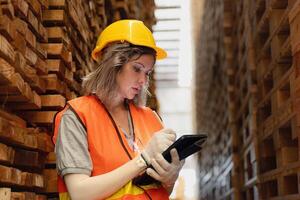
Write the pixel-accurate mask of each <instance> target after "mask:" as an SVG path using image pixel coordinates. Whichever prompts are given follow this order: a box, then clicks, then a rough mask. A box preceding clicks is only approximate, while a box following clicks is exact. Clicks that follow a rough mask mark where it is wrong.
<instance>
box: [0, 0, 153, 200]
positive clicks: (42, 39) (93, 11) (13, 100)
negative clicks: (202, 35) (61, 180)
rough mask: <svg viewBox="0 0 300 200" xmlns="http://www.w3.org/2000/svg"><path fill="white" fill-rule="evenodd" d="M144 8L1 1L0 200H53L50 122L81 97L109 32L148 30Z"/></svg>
mask: <svg viewBox="0 0 300 200" xmlns="http://www.w3.org/2000/svg"><path fill="white" fill-rule="evenodd" d="M145 2H147V4H149V5H147V6H149V7H147V6H145V5H142V4H141V2H140V1H135V0H122V1H120V0H115V1H107V0H88V1H84V0H75V1H71V0H1V1H0V104H1V108H0V199H1V200H11V199H18V200H27V199H28V200H29V199H30V200H32V199H36V200H43V199H53V200H54V199H58V196H57V187H56V181H57V175H56V169H55V155H54V153H53V150H54V146H53V143H52V141H51V136H52V122H53V117H54V115H55V113H56V112H57V111H59V110H61V109H62V108H63V107H64V105H65V103H66V101H68V100H70V99H73V98H75V97H77V96H80V95H82V91H81V78H82V77H83V76H85V75H86V74H88V73H89V72H90V71H91V70H92V69H93V68H94V67H96V66H97V64H96V62H95V61H93V60H92V59H91V56H90V54H91V51H92V49H93V47H94V46H95V44H96V41H97V37H98V35H99V34H100V33H101V31H102V30H103V29H104V28H105V27H106V26H107V25H109V24H110V23H111V22H113V21H115V20H117V19H126V18H136V19H141V20H145V24H147V25H148V27H149V28H151V26H152V25H153V24H154V23H155V18H154V8H155V5H154V1H145ZM142 12H143V13H147V15H143V14H141V13H142ZM141 16H143V18H141ZM145 16H147V17H145ZM152 88H154V86H153V87H152ZM150 89H151V88H150ZM153 91H154V90H153ZM153 91H152V92H153ZM151 102H152V105H150V106H151V107H153V108H156V101H155V99H154V101H153V100H152V101H151Z"/></svg>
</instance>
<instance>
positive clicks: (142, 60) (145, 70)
mask: <svg viewBox="0 0 300 200" xmlns="http://www.w3.org/2000/svg"><path fill="white" fill-rule="evenodd" d="M153 65H154V58H153V56H152V55H147V54H145V55H142V56H140V57H139V58H138V59H136V60H131V61H129V62H128V63H126V64H125V65H124V66H123V67H122V69H121V70H120V73H118V75H117V85H118V94H119V95H120V96H121V98H127V99H133V98H134V97H135V96H136V95H137V94H138V93H139V92H140V91H141V90H142V88H143V86H144V85H145V84H146V83H147V81H148V77H149V75H150V74H151V72H152V69H153Z"/></svg>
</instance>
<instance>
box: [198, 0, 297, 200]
mask: <svg viewBox="0 0 300 200" xmlns="http://www.w3.org/2000/svg"><path fill="white" fill-rule="evenodd" d="M223 3H224V4H223V5H219V6H220V7H221V8H223V22H224V26H223V27H219V29H218V30H217V32H221V31H222V32H224V35H221V34H220V35H218V37H219V38H223V42H224V43H223V44H224V46H222V45H220V47H222V48H219V49H218V50H217V51H216V52H215V55H222V54H223V50H225V62H223V60H222V58H220V57H219V56H215V58H214V59H213V60H210V59H209V58H208V57H205V56H203V55H202V54H203V53H202V54H200V55H199V58H200V60H201V62H202V63H201V65H200V66H202V65H203V67H204V66H205V67H206V68H207V67H210V66H213V65H215V64H216V63H217V67H216V70H215V74H214V75H215V76H214V77H213V78H212V79H213V80H214V79H215V80H218V79H222V78H223V74H222V73H219V74H218V72H219V71H222V69H223V68H225V69H226V70H224V71H225V72H226V74H227V83H226V84H227V85H226V90H227V94H228V96H227V97H228V99H227V100H228V101H229V102H227V105H226V106H227V108H226V109H225V112H227V113H228V126H230V128H229V133H228V135H230V137H229V138H230V139H227V140H226V141H225V143H227V145H225V146H231V147H232V152H230V153H232V154H233V156H237V157H235V158H236V160H237V161H236V162H235V160H234V159H233V160H231V161H229V162H230V164H227V163H226V164H225V163H224V162H221V163H222V164H221V166H220V165H219V164H218V163H215V162H212V161H210V159H211V158H212V157H211V156H212V155H214V154H215V152H216V151H217V152H218V149H219V148H220V147H222V148H224V142H223V141H222V139H217V140H215V141H214V143H210V144H209V145H208V147H207V149H209V150H206V149H204V152H205V154H201V157H200V159H201V161H200V166H201V168H200V170H201V169H202V168H204V169H205V168H209V167H210V168H217V169H220V168H221V169H222V167H223V168H226V166H228V165H231V166H233V169H234V168H235V167H236V169H237V170H235V171H234V170H233V171H231V172H230V170H229V169H230V168H228V169H227V171H226V170H225V171H224V173H222V174H218V173H212V172H211V171H212V170H210V171H209V170H204V172H201V178H202V179H204V180H205V181H206V182H203V181H201V183H202V182H203V184H202V185H200V188H201V190H203V191H201V197H202V198H203V199H228V198H229V199H243V200H250V199H251V200H253V199H255V200H256V199H283V200H284V199H299V198H300V190H299V173H300V167H299V166H300V165H299V163H300V162H299V161H300V160H299V157H300V156H299V148H300V146H299V130H298V128H299V124H298V121H299V114H300V113H299V109H298V107H299V106H298V104H299V100H298V99H299V97H298V96H299V86H300V82H299V80H300V79H299V70H298V67H299V66H298V65H299V63H300V62H299V55H300V54H299V52H300V51H299V44H300V42H299V41H300V39H299V25H300V1H299V0H289V1H280V0H270V1H268V0H258V1H250V0H244V1H241V0H235V1H228V0H224V1H223ZM207 4H209V5H207V6H208V7H210V8H211V9H207V10H209V13H207V14H204V18H203V20H204V23H203V24H205V25H203V27H202V28H203V29H204V33H210V34H212V35H213V34H215V33H212V29H206V27H212V26H213V24H215V22H213V21H212V20H211V17H210V18H207V19H206V17H205V16H206V15H207V16H209V15H211V10H214V13H218V11H219V10H220V8H219V6H216V5H213V3H212V2H211V3H207ZM208 19H209V20H208ZM204 33H202V38H203V37H205V34H204ZM200 38H201V37H200ZM218 40H219V39H218ZM201 41H202V40H201ZM211 43H212V44H213V42H211ZM212 44H205V43H204V44H203V42H201V47H204V48H207V49H209V50H211V45H212ZM201 51H202V52H206V51H205V50H203V49H202V50H201ZM234 58H236V59H234ZM202 70H203V69H198V72H201V71H202ZM201 75H202V76H201V78H202V79H204V80H205V81H207V79H208V78H207V77H205V75H204V74H201ZM197 76H198V77H199V78H200V76H199V75H198V74H197ZM206 76H207V75H206ZM201 78H200V79H201ZM213 82H214V81H211V83H213ZM201 83H203V82H201ZM199 85H200V84H199ZM212 87H213V89H214V90H216V89H217V88H218V87H219V86H216V85H213V86H212ZM212 87H209V86H206V88H203V86H201V87H199V89H198V90H199V91H201V92H202V93H200V94H202V95H203V96H204V95H207V96H208V97H206V99H204V100H203V96H201V100H199V102H200V104H199V105H200V106H203V105H205V102H216V99H218V98H220V97H219V96H215V95H214V93H215V92H214V91H212V90H210V89H211V88H212ZM219 94H222V92H221V91H219ZM199 96H200V95H199ZM221 96H222V95H221ZM199 98H200V97H199ZM203 101H204V102H203ZM225 103H226V101H224V104H225ZM199 108H200V109H203V107H199ZM197 110H198V108H197ZM198 111H199V112H200V113H198V115H199V116H201V118H200V117H199V118H198V119H197V121H199V123H198V124H200V125H199V127H198V129H199V130H201V129H208V131H209V130H214V133H213V134H212V135H211V136H210V137H212V138H216V137H218V131H219V130H224V128H222V127H221V126H218V128H217V130H216V129H213V128H212V127H211V126H209V121H213V122H217V121H218V118H217V117H215V118H213V119H212V118H211V116H216V115H217V114H219V113H220V112H223V111H224V108H220V107H219V108H218V109H217V110H209V109H207V107H206V109H205V112H215V113H205V116H204V114H202V113H203V111H202V110H198ZM220 138H221V137H220ZM225 149H226V148H225ZM204 155H207V156H204ZM213 158H214V159H216V158H215V157H213ZM203 166H204V167H203ZM234 173H237V174H234ZM219 175H221V177H222V178H221V177H219V180H220V181H217V182H215V183H213V184H212V185H211V187H206V184H209V182H211V181H207V180H214V179H217V177H215V176H219ZM236 176H238V177H239V178H238V179H235V177H236ZM208 177H209V179H208ZM227 179H230V180H231V182H229V187H228V188H227V189H226V187H225V189H218V188H222V186H224V184H225V183H226V180H227ZM222 180H223V181H222ZM235 183H237V184H238V185H237V187H234V184H235ZM230 189H231V190H230ZM232 191H235V192H236V193H235V194H236V195H232Z"/></svg>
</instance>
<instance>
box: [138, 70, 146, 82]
mask: <svg viewBox="0 0 300 200" xmlns="http://www.w3.org/2000/svg"><path fill="white" fill-rule="evenodd" d="M146 81H147V75H146V74H145V73H143V72H142V73H140V74H139V83H140V84H142V85H144V84H145V83H146Z"/></svg>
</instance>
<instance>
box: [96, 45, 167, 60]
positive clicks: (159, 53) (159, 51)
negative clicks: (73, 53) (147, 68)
mask: <svg viewBox="0 0 300 200" xmlns="http://www.w3.org/2000/svg"><path fill="white" fill-rule="evenodd" d="M147 47H149V46H147ZM150 48H152V49H154V50H155V51H156V59H157V60H161V59H164V58H166V57H167V55H168V54H167V52H166V51H165V50H164V49H162V48H160V47H158V46H156V47H150ZM100 51H101V47H100V46H97V47H95V49H94V50H93V51H92V58H93V59H94V60H95V61H98V60H99V58H100V57H101V55H100V53H99V52H100Z"/></svg>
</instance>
